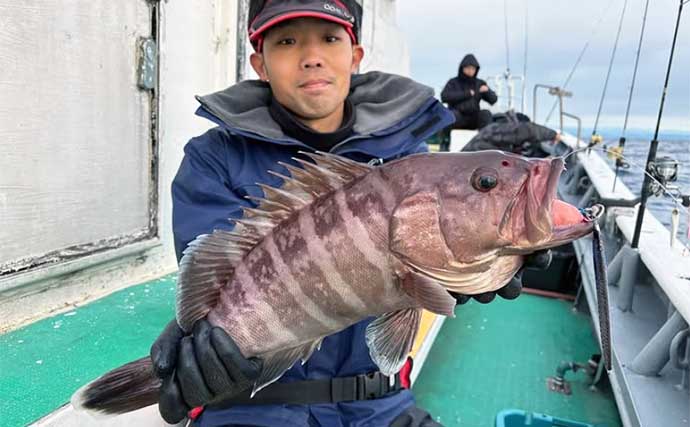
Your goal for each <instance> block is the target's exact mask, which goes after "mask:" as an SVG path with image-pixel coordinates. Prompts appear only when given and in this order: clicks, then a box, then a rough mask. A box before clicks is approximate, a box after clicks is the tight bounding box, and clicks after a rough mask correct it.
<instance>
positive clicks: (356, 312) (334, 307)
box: [274, 222, 362, 320]
mask: <svg viewBox="0 0 690 427" xmlns="http://www.w3.org/2000/svg"><path fill="white" fill-rule="evenodd" d="M298 225H299V224H298V223H297V222H295V223H293V224H291V225H290V226H289V227H286V228H285V229H283V230H281V232H279V233H276V234H275V235H274V241H275V245H276V247H277V249H278V252H279V253H280V255H281V256H282V258H283V259H284V260H285V263H286V264H287V266H288V267H289V268H290V272H291V273H292V276H293V277H294V278H295V280H296V281H297V283H299V284H300V286H301V287H302V292H304V293H305V294H307V295H309V296H310V297H311V298H312V299H313V300H315V301H319V305H320V306H321V307H322V308H323V310H324V311H326V312H327V313H329V314H330V315H331V316H332V317H339V318H345V319H349V320H355V319H358V318H359V317H360V316H361V314H362V313H361V311H362V310H361V308H360V309H357V307H353V304H352V301H350V300H348V299H346V298H343V297H342V296H341V294H340V292H338V290H336V289H335V288H334V287H333V286H331V284H330V283H329V281H328V278H327V277H326V276H325V274H324V272H323V270H322V269H321V268H319V266H318V265H317V263H316V262H315V260H314V259H313V258H312V257H311V256H310V254H309V249H308V248H307V242H306V241H305V240H304V239H305V237H304V236H303V235H302V232H301V230H300V228H299V227H297V226H298ZM341 292H342V290H341Z"/></svg>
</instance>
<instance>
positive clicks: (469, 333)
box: [414, 295, 621, 427]
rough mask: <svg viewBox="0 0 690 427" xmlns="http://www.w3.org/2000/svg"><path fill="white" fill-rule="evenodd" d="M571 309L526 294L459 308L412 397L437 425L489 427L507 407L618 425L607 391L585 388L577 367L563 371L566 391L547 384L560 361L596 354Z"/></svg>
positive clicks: (586, 328) (586, 322)
mask: <svg viewBox="0 0 690 427" xmlns="http://www.w3.org/2000/svg"><path fill="white" fill-rule="evenodd" d="M571 307H572V305H571V303H569V302H566V301H561V300H555V299H549V298H544V297H538V296H533V295H522V296H520V297H519V298H518V299H516V300H514V301H505V300H501V299H497V300H495V301H494V302H492V303H491V304H487V305H482V304H479V303H475V302H471V303H469V304H467V305H465V306H461V307H458V308H457V309H456V312H455V314H456V318H455V319H448V320H446V322H445V323H444V324H443V327H442V328H441V331H440V332H439V334H438V336H437V338H436V344H435V345H434V346H433V347H432V349H431V351H430V352H429V355H428V356H427V359H426V363H425V364H424V367H423V368H422V370H421V372H420V374H419V377H418V378H417V382H416V383H415V385H414V392H415V396H416V397H417V400H418V403H419V404H420V406H422V407H424V408H425V409H427V410H428V411H429V412H430V413H432V414H434V416H435V417H436V419H437V420H438V421H439V422H441V423H442V424H443V425H444V426H472V427H492V426H493V425H494V419H495V416H496V414H497V413H499V412H500V411H501V410H503V409H513V408H514V409H523V410H527V411H533V412H541V413H545V414H548V415H551V416H554V417H558V418H565V419H571V420H574V421H579V422H585V423H590V424H594V425H598V426H607V427H618V426H620V425H621V422H620V420H619V418H618V411H617V408H616V404H615V400H614V398H613V395H612V394H611V392H610V390H608V389H603V390H598V391H590V390H589V388H588V384H589V378H588V376H587V375H586V374H585V373H584V372H582V371H579V372H577V373H575V374H573V373H572V372H568V373H567V375H566V379H567V380H568V381H570V382H571V386H572V391H573V392H572V395H570V396H566V395H562V394H557V393H553V392H550V391H549V390H548V389H547V388H546V378H547V377H549V376H553V375H554V374H555V372H556V367H557V366H558V365H559V363H560V362H561V361H577V362H581V363H584V362H586V361H587V359H589V357H590V356H591V355H592V354H595V353H599V349H598V346H597V344H596V340H595V338H594V335H593V334H592V328H591V325H590V322H591V320H590V317H589V315H587V314H583V313H577V312H574V311H573V310H571Z"/></svg>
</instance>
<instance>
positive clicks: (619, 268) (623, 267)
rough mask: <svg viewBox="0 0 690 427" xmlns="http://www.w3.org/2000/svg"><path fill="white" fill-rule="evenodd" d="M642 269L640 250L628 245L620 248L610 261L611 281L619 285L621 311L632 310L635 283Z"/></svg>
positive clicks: (617, 304)
mask: <svg viewBox="0 0 690 427" xmlns="http://www.w3.org/2000/svg"><path fill="white" fill-rule="evenodd" d="M639 271H640V252H639V251H638V250H637V249H633V248H631V247H630V246H628V245H624V246H623V247H621V248H620V250H619V251H618V253H617V254H616V256H614V257H613V260H611V262H610V263H609V266H608V269H607V273H608V278H609V283H611V285H613V286H618V298H617V302H616V306H617V307H618V308H619V309H620V310H621V311H631V310H632V306H633V297H634V295H635V283H636V282H637V278H638V276H639Z"/></svg>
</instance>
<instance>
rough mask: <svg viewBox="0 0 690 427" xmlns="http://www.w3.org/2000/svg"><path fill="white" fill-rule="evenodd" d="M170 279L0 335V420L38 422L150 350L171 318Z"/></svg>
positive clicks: (172, 287)
mask: <svg viewBox="0 0 690 427" xmlns="http://www.w3.org/2000/svg"><path fill="white" fill-rule="evenodd" d="M175 277H176V276H175V275H169V276H165V277H163V278H160V279H156V280H153V281H150V282H147V283H143V284H140V285H138V286H133V287H130V288H127V289H124V290H122V291H119V292H116V293H114V294H111V295H109V296H107V297H105V298H102V299H99V300H97V301H94V302H93V303H91V304H88V305H85V306H83V307H79V308H75V309H74V310H70V311H67V312H65V313H62V314H58V315H56V316H53V317H50V318H46V319H43V320H40V321H38V322H35V323H32V324H30V325H28V326H26V327H24V328H21V329H18V330H16V331H13V332H9V333H7V334H4V335H0V354H2V357H0V396H3V398H2V399H0V414H2V425H3V426H7V427H15V426H24V425H26V424H28V423H31V422H33V421H36V420H37V419H39V418H41V417H43V416H45V415H48V414H49V413H51V412H53V411H55V410H56V409H58V408H59V407H60V406H62V405H64V404H65V403H67V402H68V401H69V399H70V397H71V396H72V393H74V391H75V390H76V389H77V388H78V387H80V386H81V385H83V384H85V383H87V382H89V381H90V380H92V379H94V378H96V377H98V376H99V375H101V374H103V373H105V372H106V371H108V370H110V369H113V368H116V367H118V366H120V365H122V364H124V363H127V362H131V361H132V360H134V359H137V358H140V357H142V356H144V355H146V354H148V353H149V348H150V347H151V343H152V342H153V340H155V339H156V337H157V336H158V334H159V333H160V331H161V330H162V329H163V326H165V324H166V323H167V322H168V321H169V320H170V319H172V318H173V316H174V290H175ZM93 425H97V422H94V424H93Z"/></svg>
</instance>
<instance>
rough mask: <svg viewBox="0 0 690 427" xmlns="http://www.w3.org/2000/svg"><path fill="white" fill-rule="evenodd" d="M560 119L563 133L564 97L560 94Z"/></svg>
mask: <svg viewBox="0 0 690 427" xmlns="http://www.w3.org/2000/svg"><path fill="white" fill-rule="evenodd" d="M558 117H560V119H561V133H563V95H562V94H560V93H559V94H558Z"/></svg>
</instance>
